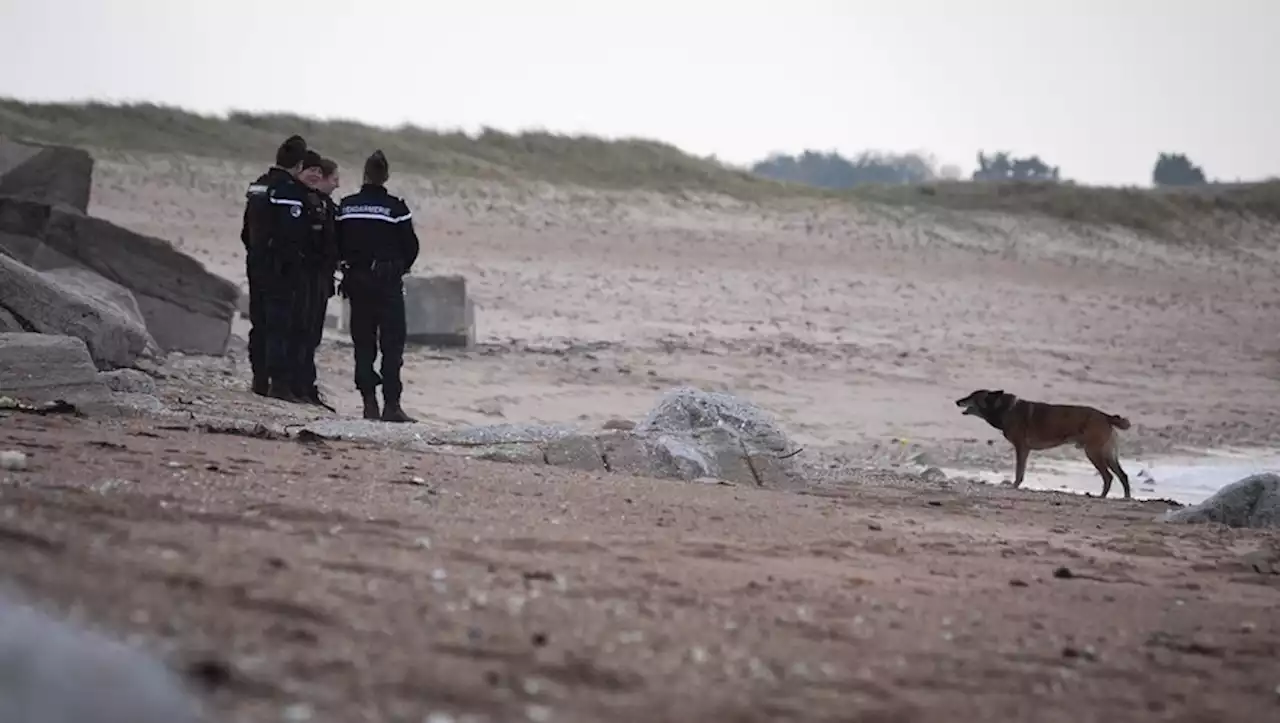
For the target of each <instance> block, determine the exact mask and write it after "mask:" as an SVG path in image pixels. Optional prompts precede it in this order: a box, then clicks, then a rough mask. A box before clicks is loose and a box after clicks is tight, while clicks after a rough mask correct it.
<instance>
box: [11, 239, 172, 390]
mask: <svg viewBox="0 0 1280 723" xmlns="http://www.w3.org/2000/svg"><path fill="white" fill-rule="evenodd" d="M107 284H108V282H106V281H105V280H100V282H99V281H95V280H94V279H93V278H91V277H90V278H85V277H84V276H82V275H80V274H70V273H64V274H61V275H60V276H51V275H47V274H42V273H40V272H38V271H35V270H33V269H30V268H28V267H27V266H25V265H23V264H21V263H19V262H17V261H15V260H14V259H12V258H10V257H9V256H6V255H3V254H0V311H2V312H3V314H4V318H2V319H0V326H3V327H4V328H8V329H12V327H14V326H15V325H16V326H17V327H18V329H19V330H21V331H27V332H37V333H41V334H58V335H66V336H71V337H75V338H76V339H79V340H81V341H82V342H83V343H84V344H85V345H86V347H87V348H88V352H89V354H90V355H91V357H92V359H93V363H94V364H95V365H96V366H97V367H98V368H99V369H115V368H118V367H128V366H132V365H133V364H134V363H135V362H136V361H137V360H138V359H140V358H146V357H152V356H154V355H155V353H156V351H157V348H156V343H155V341H154V340H153V339H152V338H151V336H150V335H149V334H148V333H147V328H146V326H145V325H143V323H142V322H141V320H140V319H139V318H138V315H137V314H136V309H137V307H136V305H134V306H133V309H132V310H131V309H130V308H129V307H130V306H131V304H130V303H129V302H130V301H132V299H131V298H129V297H128V292H127V291H125V290H124V289H121V288H119V287H115V288H114V289H113V288H110V287H108V285H107Z"/></svg>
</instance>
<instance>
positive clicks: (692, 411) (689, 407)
mask: <svg viewBox="0 0 1280 723" xmlns="http://www.w3.org/2000/svg"><path fill="white" fill-rule="evenodd" d="M717 426H723V427H727V428H729V429H731V430H733V432H734V435H735V436H736V437H738V438H741V439H744V440H746V441H748V442H749V443H750V444H751V445H753V446H755V447H758V448H760V449H767V450H771V451H774V452H777V453H779V454H785V453H786V452H788V451H789V450H790V447H791V443H790V441H789V440H788V439H787V435H786V434H785V433H784V432H783V431H782V429H781V428H780V427H779V426H778V424H777V422H775V421H774V420H773V418H772V417H771V416H769V415H768V414H766V413H765V412H764V411H763V410H761V409H760V408H759V407H757V406H756V405H754V404H751V403H749V402H746V401H743V400H742V399H739V398H738V397H735V396H733V395H731V394H724V393H722V392H706V391H702V390H701V389H693V388H691V387H679V388H676V389H672V390H670V391H668V392H667V393H666V394H665V395H663V397H662V399H660V400H659V401H658V404H657V405H656V406H655V407H654V408H653V409H652V410H650V412H649V414H648V415H647V416H646V417H645V418H644V420H643V421H641V422H640V424H638V425H636V430H635V431H636V432H638V433H640V434H663V433H667V434H688V433H690V432H697V431H700V430H705V429H711V428H714V427H717Z"/></svg>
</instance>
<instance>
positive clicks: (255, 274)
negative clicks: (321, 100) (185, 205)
mask: <svg viewBox="0 0 1280 723" xmlns="http://www.w3.org/2000/svg"><path fill="white" fill-rule="evenodd" d="M306 152H307V142H306V141H305V140H304V139H303V138H302V136H297V135H294V136H289V138H287V139H286V140H285V141H284V143H281V144H280V147H279V148H278V149H277V150H276V163H275V165H274V166H272V167H271V168H269V169H267V172H266V173H264V174H262V175H261V176H258V177H257V178H256V179H254V181H253V183H250V184H249V188H248V190H247V191H246V192H245V204H244V223H243V225H242V226H241V227H240V242H241V243H243V244H244V250H245V276H246V277H247V278H248V280H249V324H250V327H249V365H250V367H251V368H252V369H253V393H254V394H258V395H261V396H266V395H267V393H268V392H269V391H270V380H269V379H268V375H267V347H266V332H267V322H266V304H265V303H264V301H263V292H264V290H265V287H266V285H267V284H268V283H269V279H267V278H265V277H264V273H263V272H264V271H265V269H266V264H265V258H266V255H267V254H266V251H267V249H266V244H265V243H264V244H259V245H256V246H255V245H252V244H251V243H250V218H251V216H255V215H256V216H257V217H258V218H259V219H263V218H265V217H266V216H267V215H269V214H267V213H266V212H265V209H268V208H269V207H270V204H269V203H268V201H267V194H268V193H269V192H270V191H271V189H273V188H275V187H277V186H279V185H281V184H285V183H290V182H292V181H294V179H295V178H296V177H297V176H298V174H299V173H301V172H302V163H303V159H304V156H305V155H306Z"/></svg>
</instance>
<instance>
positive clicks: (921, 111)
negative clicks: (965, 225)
mask: <svg viewBox="0 0 1280 723" xmlns="http://www.w3.org/2000/svg"><path fill="white" fill-rule="evenodd" d="M0 28H2V30H0V37H2V38H3V41H2V42H0V69H3V70H0V95H6V96H17V97H20V98H24V99H40V100H66V99H86V98H94V99H109V100H149V101H155V102H161V103H167V104H173V105H180V106H184V107H188V108H192V109H197V110H202V111H214V112H221V111H225V110H228V109H245V110H291V111H296V112H298V113H303V114H308V115H320V116H339V117H348V118H355V119H359V120H364V121H369V122H373V123H378V124H398V123H401V122H405V121H410V122H413V123H416V124H419V125H425V126H433V127H462V128H467V129H474V128H477V127H479V126H480V125H490V126H493V127H497V128H503V129H508V130H518V129H521V128H526V127H542V128H546V129H549V130H554V131H569V132H590V133H595V134H601V135H606V136H623V135H636V136H648V137H654V138H659V139H662V140H665V141H669V142H672V143H675V144H676V145H679V146H681V147H682V148H685V149H687V150H689V151H692V152H695V153H698V154H703V155H705V154H712V153H714V154H716V155H718V156H720V157H721V158H724V159H726V160H730V161H734V162H747V161H751V160H755V159H757V158H759V157H761V156H764V155H765V154H767V153H769V152H771V151H785V152H795V151H799V150H802V149H805V148H814V149H822V150H827V149H835V150H839V151H841V152H845V153H856V152H858V151H861V150H864V149H886V150H894V151H907V150H916V149H923V150H927V151H930V152H933V153H934V154H935V155H936V156H937V157H938V158H939V160H940V161H942V162H950V163H956V164H959V165H961V166H963V167H964V168H965V169H966V170H967V169H971V168H972V167H973V165H974V157H975V155H976V153H977V151H978V150H979V149H987V150H994V149H1008V150H1012V151H1014V152H1016V153H1019V154H1025V153H1038V154H1040V155H1041V156H1042V157H1043V158H1044V159H1045V160H1046V161H1048V162H1049V163H1051V164H1057V165H1060V166H1061V167H1062V171H1063V174H1064V175H1065V176H1067V177H1070V178H1074V179H1077V180H1080V181H1084V182H1090V183H1112V184H1127V183H1142V184H1145V183H1147V182H1148V181H1149V180H1150V172H1151V165H1152V163H1153V162H1154V160H1155V157H1156V154H1157V153H1158V152H1160V151H1184V152H1187V153H1188V154H1190V155H1191V157H1192V159H1193V160H1194V161H1196V162H1198V163H1200V164H1201V165H1203V166H1204V167H1205V169H1206V171H1207V172H1208V173H1209V175H1210V176H1211V177H1215V178H1224V179H1235V178H1244V179H1249V178H1256V177H1263V176H1270V175H1277V174H1280V91H1277V89H1278V88H1280V2H1277V1H1276V0H1215V1H1213V2H1210V0H1164V1H1163V2H1159V1H1157V0H1075V1H1074V2H1072V1H1070V0H1062V1H1058V0H932V1H930V0H881V1H879V2H876V1H873V0H843V2H842V1H840V0H724V2H720V1H718V0H679V1H673V0H634V1H630V0H629V1H624V0H524V1H523V2H521V1H517V0H455V1H454V2H443V1H441V0H382V1H376V0H304V1H303V2H280V1H278V0H277V1H275V2H271V1H264V0H201V1H200V2H196V1H195V0H0Z"/></svg>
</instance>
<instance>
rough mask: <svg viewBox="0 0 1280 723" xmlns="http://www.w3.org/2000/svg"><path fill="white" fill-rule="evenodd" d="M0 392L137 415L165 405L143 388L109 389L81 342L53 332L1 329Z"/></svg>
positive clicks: (101, 412)
mask: <svg viewBox="0 0 1280 723" xmlns="http://www.w3.org/2000/svg"><path fill="white" fill-rule="evenodd" d="M0 396H8V397H13V398H14V399H17V400H20V401H24V402H31V403H36V404H40V403H45V402H53V401H57V400H60V399H61V400H64V401H67V402H70V403H71V404H73V405H75V406H76V407H77V408H78V409H79V410H80V411H81V412H84V413H86V414H91V415H107V416H136V415H137V414H139V413H142V412H146V413H154V412H158V411H161V410H163V409H164V405H163V404H162V403H161V402H160V400H158V399H156V398H155V397H153V396H150V395H147V394H139V393H130V394H113V393H112V391H111V388H110V387H108V386H107V383H106V381H105V380H104V379H103V378H102V377H101V376H99V373H98V369H97V367H96V366H94V363H93V358H92V357H90V356H89V348H88V347H87V346H85V343H84V342H83V341H81V340H80V339H77V338H75V337H71V336H56V335H53V334H32V333H25V332H24V333H17V334H0Z"/></svg>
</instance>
